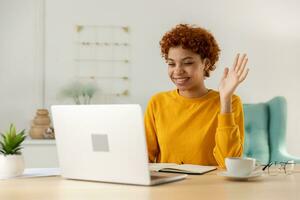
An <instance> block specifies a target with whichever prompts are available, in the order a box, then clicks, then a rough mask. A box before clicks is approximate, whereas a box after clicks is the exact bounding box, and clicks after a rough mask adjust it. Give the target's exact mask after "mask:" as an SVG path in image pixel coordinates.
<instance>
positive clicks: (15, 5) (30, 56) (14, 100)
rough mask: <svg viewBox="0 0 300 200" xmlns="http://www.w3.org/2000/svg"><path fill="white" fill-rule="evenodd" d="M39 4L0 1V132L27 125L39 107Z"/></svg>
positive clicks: (32, 0) (33, 2)
mask: <svg viewBox="0 0 300 200" xmlns="http://www.w3.org/2000/svg"><path fill="white" fill-rule="evenodd" d="M39 6H40V2H39V1H38V0H24V1H18V0H0V102H1V103H0V132H4V131H6V130H7V129H8V128H9V123H11V122H13V123H15V124H16V126H17V128H19V129H21V128H26V129H28V128H29V126H30V120H31V119H32V118H33V117H34V112H35V110H36V109H37V108H39V107H42V87H41V85H42V76H41V70H42V65H41V57H42V56H41V50H40V44H41V43H40V39H41V35H40V33H41V32H40V30H39V25H40V18H39V16H40V9H39V8H40V7H39Z"/></svg>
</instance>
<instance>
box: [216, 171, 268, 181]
mask: <svg viewBox="0 0 300 200" xmlns="http://www.w3.org/2000/svg"><path fill="white" fill-rule="evenodd" d="M218 175H219V176H223V177H226V178H229V179H236V180H248V179H254V178H258V177H260V176H262V175H263V172H262V171H255V172H252V173H251V174H250V175H248V176H234V175H232V174H228V172H226V171H225V172H220V173H219V174H218Z"/></svg>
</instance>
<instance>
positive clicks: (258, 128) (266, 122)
mask: <svg viewBox="0 0 300 200" xmlns="http://www.w3.org/2000/svg"><path fill="white" fill-rule="evenodd" d="M286 106H287V103H286V100H285V98H284V97H275V98H273V99H272V100H270V101H268V102H266V103H258V104H244V106H243V107H244V118H245V141H244V142H245V146H244V153H243V156H245V157H253V158H256V159H257V160H258V161H259V162H261V163H262V164H266V163H268V162H270V161H288V160H294V161H295V162H296V163H300V157H296V156H291V155H289V154H288V153H287V151H286V141H285V136H286V119H287V117H286V116H287V109H286Z"/></svg>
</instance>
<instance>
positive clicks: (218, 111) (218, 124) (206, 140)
mask: <svg viewBox="0 0 300 200" xmlns="http://www.w3.org/2000/svg"><path fill="white" fill-rule="evenodd" d="M160 46H161V53H162V56H163V58H164V59H165V60H166V62H167V64H168V74H169V78H170V79H171V81H172V82H173V83H174V84H175V85H176V87H177V89H175V90H172V91H168V92H161V93H158V94H156V95H154V96H153V97H152V98H151V100H150V102H149V103H148V106H147V110H146V113H145V128H146V135H147V144H148V152H149V160H150V162H170V163H178V164H182V163H185V164H199V165H219V166H221V167H224V165H225V164H224V159H225V158H226V157H239V156H241V155H242V152H243V144H244V119H243V109H242V102H241V100H240V98H239V97H238V96H236V95H234V91H235V89H236V88H237V87H238V85H239V84H240V83H241V82H242V81H243V80H245V78H246V76H247V74H248V71H249V69H248V68H247V67H246V64H247V60H248V59H247V56H246V55H245V54H244V55H242V56H240V55H239V54H237V56H236V58H235V60H234V63H233V65H232V67H231V68H230V69H229V68H225V70H224V74H223V77H222V79H221V81H220V85H219V91H218V92H217V91H214V90H212V89H208V88H207V87H206V86H205V82H204V80H205V78H206V77H209V75H210V72H211V71H213V70H214V69H215V63H216V62H217V60H218V58H219V52H220V49H219V47H218V44H217V42H216V40H215V39H214V37H213V36H212V34H211V33H209V32H208V31H207V30H205V29H203V28H200V27H194V26H190V25H186V24H179V25H177V26H176V27H175V28H173V29H172V30H170V31H169V32H167V33H166V34H165V35H164V36H163V38H162V39H161V41H160Z"/></svg>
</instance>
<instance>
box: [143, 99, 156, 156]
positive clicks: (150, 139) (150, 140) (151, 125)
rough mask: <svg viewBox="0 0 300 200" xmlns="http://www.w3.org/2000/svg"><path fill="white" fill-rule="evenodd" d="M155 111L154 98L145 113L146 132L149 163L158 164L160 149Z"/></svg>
mask: <svg viewBox="0 0 300 200" xmlns="http://www.w3.org/2000/svg"><path fill="white" fill-rule="evenodd" d="M154 109H155V106H154V102H153V98H152V99H151V100H150V102H149V103H148V106H147V109H146V112H145V131H146V139H147V147H148V155H149V162H156V158H157V155H158V153H159V147H158V142H157V136H156V126H155V115H154V113H155V111H154Z"/></svg>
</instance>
